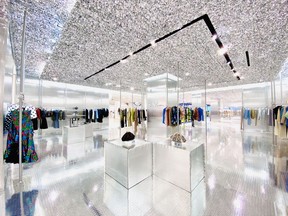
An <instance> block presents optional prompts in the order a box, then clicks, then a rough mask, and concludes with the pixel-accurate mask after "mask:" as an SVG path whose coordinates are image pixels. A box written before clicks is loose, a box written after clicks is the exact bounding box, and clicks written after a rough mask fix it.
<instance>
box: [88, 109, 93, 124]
mask: <svg viewBox="0 0 288 216" xmlns="http://www.w3.org/2000/svg"><path fill="white" fill-rule="evenodd" d="M92 119H93V110H92V109H90V110H89V115H88V122H89V123H91V122H92Z"/></svg>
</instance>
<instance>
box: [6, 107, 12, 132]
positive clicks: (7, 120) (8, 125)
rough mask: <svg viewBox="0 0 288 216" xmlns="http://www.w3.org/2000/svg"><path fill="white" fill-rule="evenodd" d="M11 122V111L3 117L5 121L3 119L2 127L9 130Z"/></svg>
mask: <svg viewBox="0 0 288 216" xmlns="http://www.w3.org/2000/svg"><path fill="white" fill-rule="evenodd" d="M11 122H12V117H11V113H10V112H9V113H7V115H6V117H5V121H4V129H5V130H6V131H8V130H9V127H10V124H11Z"/></svg>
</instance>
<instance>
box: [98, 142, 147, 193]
mask: <svg viewBox="0 0 288 216" xmlns="http://www.w3.org/2000/svg"><path fill="white" fill-rule="evenodd" d="M124 144H125V142H122V141H121V140H112V141H107V142H105V144H104V148H105V172H106V174H108V175H110V176H111V177H112V178H114V179H115V180H116V181H118V182H119V183H120V184H122V185H123V186H124V187H126V188H131V187H133V186H134V185H136V184H138V183H139V182H141V181H142V180H144V179H145V178H147V177H149V176H151V175H152V144H151V143H150V142H146V141H144V140H139V139H136V140H135V143H134V144H135V146H134V147H133V148H131V149H127V148H124V147H123V145H124Z"/></svg>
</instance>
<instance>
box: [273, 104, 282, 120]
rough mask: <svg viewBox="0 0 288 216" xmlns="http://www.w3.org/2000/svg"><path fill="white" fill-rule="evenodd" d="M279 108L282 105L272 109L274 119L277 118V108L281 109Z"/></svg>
mask: <svg viewBox="0 0 288 216" xmlns="http://www.w3.org/2000/svg"><path fill="white" fill-rule="evenodd" d="M281 108H282V106H277V107H275V108H274V109H273V116H274V120H275V119H277V115H278V109H281Z"/></svg>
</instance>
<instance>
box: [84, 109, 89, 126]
mask: <svg viewBox="0 0 288 216" xmlns="http://www.w3.org/2000/svg"><path fill="white" fill-rule="evenodd" d="M85 122H86V123H88V122H89V111H88V109H85Z"/></svg>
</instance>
